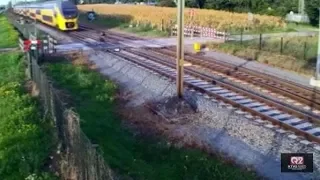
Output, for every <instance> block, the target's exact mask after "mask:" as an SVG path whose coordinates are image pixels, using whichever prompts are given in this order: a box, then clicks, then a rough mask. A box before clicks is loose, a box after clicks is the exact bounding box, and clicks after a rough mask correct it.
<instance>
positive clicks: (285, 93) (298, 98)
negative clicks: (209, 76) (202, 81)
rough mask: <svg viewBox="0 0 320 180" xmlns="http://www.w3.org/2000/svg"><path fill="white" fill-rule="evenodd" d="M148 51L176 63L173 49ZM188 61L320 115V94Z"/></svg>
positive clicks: (225, 67)
mask: <svg viewBox="0 0 320 180" xmlns="http://www.w3.org/2000/svg"><path fill="white" fill-rule="evenodd" d="M81 27H82V28H84V29H86V30H93V29H92V28H90V27H83V26H81ZM107 34H108V35H107V38H108V40H111V42H117V41H114V40H118V41H121V40H126V41H127V40H128V39H130V40H141V38H137V37H133V36H128V35H124V36H122V35H121V36H119V35H115V34H113V33H109V32H108V33H107ZM146 49H147V50H148V51H153V52H155V53H157V54H159V55H160V56H164V57H166V58H169V59H171V60H173V61H175V59H174V57H175V56H176V51H175V47H169V48H162V49H159V48H146ZM185 61H186V62H188V63H191V64H192V65H196V66H200V67H201V68H205V69H206V70H209V71H210V73H214V74H216V75H218V76H220V77H223V78H227V79H229V80H231V81H234V82H236V83H240V84H244V85H247V84H249V85H250V88H254V89H256V90H258V91H262V92H264V93H267V94H269V95H271V96H274V97H276V98H279V99H280V100H282V101H285V102H288V103H290V105H293V106H296V107H298V108H302V109H304V110H308V111H311V112H312V113H314V114H317V115H320V93H319V91H317V90H315V89H311V88H307V87H304V86H302V85H299V84H297V83H294V82H289V81H286V80H280V79H278V78H276V77H274V76H270V75H267V74H263V73H260V72H256V71H252V70H249V69H247V68H244V67H241V66H235V65H232V64H229V63H224V62H221V61H217V60H214V59H211V58H210V59H209V58H205V57H201V56H197V55H193V54H189V53H186V55H185Z"/></svg>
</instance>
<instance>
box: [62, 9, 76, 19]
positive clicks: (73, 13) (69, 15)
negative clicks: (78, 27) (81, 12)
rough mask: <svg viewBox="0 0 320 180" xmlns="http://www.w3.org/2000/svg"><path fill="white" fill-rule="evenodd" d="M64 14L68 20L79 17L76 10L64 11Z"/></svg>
mask: <svg viewBox="0 0 320 180" xmlns="http://www.w3.org/2000/svg"><path fill="white" fill-rule="evenodd" d="M62 12H63V15H64V16H65V17H66V18H76V17H77V16H78V11H77V10H76V9H63V10H62Z"/></svg>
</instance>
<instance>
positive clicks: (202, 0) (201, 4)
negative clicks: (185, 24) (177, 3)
mask: <svg viewBox="0 0 320 180" xmlns="http://www.w3.org/2000/svg"><path fill="white" fill-rule="evenodd" d="M196 3H197V5H198V8H200V9H202V8H204V5H205V3H206V0H196Z"/></svg>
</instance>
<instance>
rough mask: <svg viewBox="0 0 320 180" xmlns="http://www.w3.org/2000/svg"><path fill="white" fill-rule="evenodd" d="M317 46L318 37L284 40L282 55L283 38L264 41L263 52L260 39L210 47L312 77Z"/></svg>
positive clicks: (211, 45)
mask: <svg viewBox="0 0 320 180" xmlns="http://www.w3.org/2000/svg"><path fill="white" fill-rule="evenodd" d="M317 44H318V37H317V36H315V37H287V38H283V50H282V53H281V51H280V50H281V38H269V39H266V40H263V43H262V45H263V46H262V49H261V50H259V39H258V40H251V41H244V42H243V44H240V42H227V43H223V44H214V43H213V44H212V43H211V44H209V47H211V48H212V49H216V50H220V51H222V52H226V53H229V54H232V55H235V56H239V57H242V58H246V59H253V60H257V61H259V62H262V63H266V64H269V65H272V66H275V67H280V68H283V69H286V70H291V71H294V72H297V73H300V74H304V75H307V76H310V75H312V74H313V73H314V70H315V69H314V68H315V63H316V57H317V48H318V46H317Z"/></svg>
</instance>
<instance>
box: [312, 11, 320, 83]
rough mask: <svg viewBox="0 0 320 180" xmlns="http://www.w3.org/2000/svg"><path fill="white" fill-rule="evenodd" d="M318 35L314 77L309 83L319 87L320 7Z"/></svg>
mask: <svg viewBox="0 0 320 180" xmlns="http://www.w3.org/2000/svg"><path fill="white" fill-rule="evenodd" d="M318 31H319V35H318V36H319V37H318V55H317V65H316V74H315V77H313V78H311V80H310V85H311V86H315V87H320V8H319V29H318Z"/></svg>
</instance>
